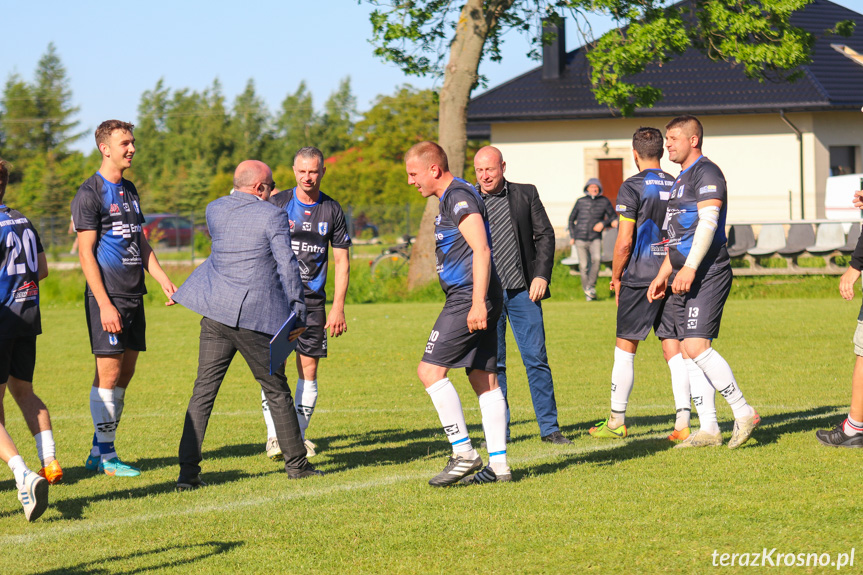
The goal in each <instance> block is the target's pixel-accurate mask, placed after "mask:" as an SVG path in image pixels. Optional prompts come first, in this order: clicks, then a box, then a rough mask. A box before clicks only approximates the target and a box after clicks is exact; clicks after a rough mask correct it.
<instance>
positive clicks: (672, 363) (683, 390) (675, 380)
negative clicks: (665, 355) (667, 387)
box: [668, 353, 692, 429]
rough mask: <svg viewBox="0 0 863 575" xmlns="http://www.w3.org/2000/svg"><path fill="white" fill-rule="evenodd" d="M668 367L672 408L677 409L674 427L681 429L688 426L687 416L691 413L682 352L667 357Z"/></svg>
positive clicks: (687, 378)
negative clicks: (672, 398) (672, 395)
mask: <svg viewBox="0 0 863 575" xmlns="http://www.w3.org/2000/svg"><path fill="white" fill-rule="evenodd" d="M668 369H669V371H671V392H672V393H673V394H674V409H675V410H676V411H677V417H676V420H675V422H674V429H683V428H685V427H689V416H690V414H691V413H692V404H691V403H690V396H691V392H690V389H689V370H688V369H687V368H686V362H685V361H683V354H681V353H678V354H677V355H675V356H674V357H672V358H671V359H669V360H668Z"/></svg>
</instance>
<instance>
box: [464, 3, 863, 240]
mask: <svg viewBox="0 0 863 575" xmlns="http://www.w3.org/2000/svg"><path fill="white" fill-rule="evenodd" d="M842 20H855V21H856V22H857V23H858V26H857V28H856V30H855V32H854V34H853V36H851V37H847V38H846V37H841V36H836V35H830V34H827V33H826V31H827V30H830V29H832V28H833V27H834V26H835V24H836V23H837V22H839V21H842ZM792 22H793V23H794V25H796V26H799V27H801V28H804V29H805V30H807V31H808V32H810V33H812V34H813V35H814V36H815V37H816V39H817V40H816V42H815V46H814V52H813V56H812V62H811V64H809V65H807V66H805V67H804V68H803V77H802V78H801V79H799V80H797V81H796V82H792V83H789V82H769V81H768V82H758V81H756V80H749V79H747V78H746V77H745V75H744V73H743V71H742V67H741V66H739V65H733V64H731V63H728V62H714V61H711V60H710V59H708V58H707V57H706V56H704V55H703V54H701V53H700V52H698V51H697V50H694V49H690V50H689V51H687V52H685V53H684V54H682V55H681V56H679V57H677V58H675V59H674V60H672V61H671V62H668V63H666V64H663V65H662V66H659V65H652V66H650V67H649V68H648V69H646V70H645V71H644V72H643V73H641V74H639V75H637V76H635V77H634V78H633V79H634V81H635V82H636V83H649V84H650V85H652V86H655V87H657V88H660V89H661V90H662V91H663V94H664V96H663V98H662V99H661V100H660V101H659V102H657V104H656V105H655V107H653V108H650V109H638V110H636V113H635V115H634V117H630V118H621V117H619V115H617V114H615V113H613V112H612V111H611V110H609V109H608V108H607V107H606V106H604V105H601V104H598V103H597V102H596V100H595V99H594V97H593V94H592V93H591V91H590V82H589V64H588V62H587V60H586V58H585V50H584V48H579V49H577V50H574V51H572V52H569V53H566V52H565V50H564V48H563V46H564V42H563V35H564V33H565V32H564V31H563V30H560V31H559V33H558V35H559V41H556V42H555V43H553V44H551V45H548V46H545V47H544V50H543V62H542V65H541V66H539V67H537V68H536V69H534V70H531V71H530V72H527V73H526V74H523V75H521V76H519V77H517V78H513V79H512V80H510V81H508V82H506V83H504V84H502V85H500V86H497V87H495V88H493V89H491V90H489V91H487V92H485V93H483V94H481V95H479V96H477V97H475V98H473V99H472V100H471V102H470V105H469V108H468V122H469V124H468V127H469V130H470V129H472V130H473V131H474V132H476V130H477V129H481V127H482V126H483V125H488V126H490V138H491V142H492V144H493V145H495V146H497V147H499V148H500V149H501V151H502V152H503V155H504V158H505V159H506V162H507V173H506V175H507V178H508V179H510V180H512V181H514V182H530V183H533V184H536V185H537V187H538V189H539V191H540V195H541V197H542V201H543V203H544V204H545V206H546V209H547V211H548V214H549V217H550V218H551V220H552V224H553V225H554V226H555V228H556V229H557V231H558V233H559V234H563V233H565V228H566V219H567V216H568V215H569V212H570V210H571V208H572V205H573V204H574V202H575V200H576V199H578V197H580V196H581V194H582V189H583V186H584V183H585V181H586V180H587V179H588V178H592V177H598V178H599V179H600V180H601V181H602V182H603V184H604V186H603V187H604V189H605V193H606V195H607V196H609V198H610V199H611V200H612V202H613V201H614V198H615V196H616V195H617V190H618V188H619V186H620V183H621V182H622V181H623V180H624V179H625V178H627V177H629V176H631V175H633V174H635V173H636V172H637V169H636V167H635V162H634V161H633V160H632V153H631V142H632V134H633V132H634V131H635V130H636V129H637V128H638V127H640V126H654V127H656V128H659V129H660V130H662V131H663V132H664V131H665V130H664V127H665V124H666V123H667V122H668V121H669V120H670V119H671V118H673V117H675V116H678V115H681V114H694V115H696V116H698V117H699V119H700V120H701V122H702V124H703V125H704V134H705V140H704V147H703V152H704V154H705V156H707V157H709V158H710V159H712V160H713V161H714V162H716V163H717V164H718V165H719V166H720V167H721V168H722V170H723V172H724V173H725V177H726V179H727V181H728V189H729V202H728V203H729V208H728V210H729V211H728V221H730V222H770V221H783V220H785V221H787V220H789V219H810V220H811V219H816V218H824V216H825V213H824V196H825V187H826V180H827V177H828V176H830V175H836V174H844V173H855V172H861V171H863V158H861V146H863V113H861V106H863V56H861V54H863V15H861V14H858V13H856V12H853V11H851V10H848V9H846V8H843V7H841V6H838V5H836V4H833V3H832V2H829V1H828V0H814V1H813V3H812V4H810V5H808V6H807V7H806V8H805V9H803V10H801V11H800V12H798V13H796V14H794V15H793V17H792ZM662 166H663V168H664V169H665V170H667V171H668V172H669V173H671V174H677V173H678V172H679V167H678V166H677V165H676V164H673V163H671V162H670V161H668V159H667V157H665V158H663V161H662Z"/></svg>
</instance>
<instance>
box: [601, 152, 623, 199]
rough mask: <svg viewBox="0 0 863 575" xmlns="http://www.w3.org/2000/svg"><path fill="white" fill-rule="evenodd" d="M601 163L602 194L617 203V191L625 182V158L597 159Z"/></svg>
mask: <svg viewBox="0 0 863 575" xmlns="http://www.w3.org/2000/svg"><path fill="white" fill-rule="evenodd" d="M597 163H598V164H599V181H600V182H602V195H603V196H605V197H606V198H608V199H609V200H611V203H612V204H615V203H616V202H615V200H616V199H617V192H618V191H619V190H620V185H621V184H623V160H622V159H621V158H614V159H610V160H597Z"/></svg>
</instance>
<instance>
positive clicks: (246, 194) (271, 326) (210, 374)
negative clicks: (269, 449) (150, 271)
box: [173, 160, 321, 491]
mask: <svg viewBox="0 0 863 575" xmlns="http://www.w3.org/2000/svg"><path fill="white" fill-rule="evenodd" d="M274 188H275V183H273V173H272V172H271V171H270V168H268V167H267V165H266V164H264V163H263V162H258V161H255V160H247V161H245V162H242V163H241V164H240V165H239V166H237V170H236V172H235V173H234V189H233V191H232V192H231V194H230V195H227V196H223V197H221V198H219V199H217V200H215V201H213V202H211V203H210V205H208V206H207V226H208V227H209V229H210V236H211V237H212V238H213V248H212V252H211V254H210V257H209V258H207V261H205V262H204V263H203V264H202V265H201V266H200V267H199V268H197V269H196V270H195V271H194V272H192V275H191V276H189V279H188V280H186V282H185V283H184V284H183V285H182V286H180V288H179V289H178V290H177V292H176V293H175V294H174V297H173V299H174V301H176V302H177V303H179V304H181V305H184V306H185V307H187V308H189V309H191V310H192V311H195V312H197V313H199V314H201V315H202V316H204V317H203V319H202V320H201V343H200V348H199V349H200V351H199V356H198V378H197V379H196V380H195V387H194V390H193V391H192V398H191V399H190V400H189V408H188V410H187V411H186V422H185V425H184V427H183V437H182V438H181V439H180V451H179V457H180V477H179V478H178V480H177V490H178V491H185V490H189V489H197V488H199V487H202V486H203V485H204V482H203V481H202V480H201V478H200V472H201V465H200V464H201V459H202V457H201V447H202V445H203V442H204V434H205V433H206V431H207V423H208V422H209V419H210V414H211V413H212V411H213V403H214V402H215V400H216V394H217V393H218V391H219V386H220V385H221V384H222V380H223V379H224V377H225V373H226V372H227V371H228V367H229V366H230V364H231V360H232V359H233V357H234V355H236V353H237V352H238V351H239V352H240V354H241V355H242V356H243V359H245V360H246V363H247V364H249V368H250V369H251V370H252V375H254V377H255V379H257V380H258V383H260V384H261V389H262V390H263V392H264V396H265V397H266V399H267V402H268V404H269V407H270V412H271V414H272V416H273V422H274V424H275V428H276V437H277V438H278V440H279V445H280V446H281V448H282V453H283V454H284V459H285V471H286V472H287V474H288V477H289V478H291V479H301V478H304V477H310V476H313V475H321V472H320V471H318V470H316V469H315V468H314V467H312V466H311V465H310V464H309V462H308V461H307V460H306V448H305V446H304V445H303V440H302V437H301V435H300V426H299V423H298V422H297V417H296V415H295V414H294V402H293V399H292V397H291V390H290V388H289V387H288V382H287V378H286V377H285V369H284V366H282V367H281V368H280V369H279V370H278V371H277V372H276V373H274V374H270V369H269V364H270V355H269V343H270V339H271V338H272V336H273V335H274V334H275V333H276V332H277V331H278V330H279V329H280V328H281V326H282V324H283V323H284V322H285V320H286V319H287V318H288V316H289V315H290V314H291V313H294V314H296V316H297V318H298V321H297V325H298V326H305V321H306V304H305V300H304V298H303V284H302V281H301V280H300V272H299V268H298V266H297V258H296V256H294V252H293V250H292V249H291V236H290V227H289V225H290V224H289V222H288V215H287V213H285V211H284V210H282V209H280V208H278V207H276V206H274V205H273V204H271V203H270V202H268V201H266V200H268V199H269V197H270V193H271V192H272V191H273V189H274ZM303 330H305V327H298V328H297V329H295V330H294V331H293V332H291V336H290V337H291V339H296V338H297V337H299V335H300V334H301V333H302V332H303Z"/></svg>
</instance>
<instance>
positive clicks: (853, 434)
mask: <svg viewBox="0 0 863 575" xmlns="http://www.w3.org/2000/svg"><path fill="white" fill-rule="evenodd" d="M860 193H861V192H857V194H856V195H855V204H854V205H855V206H856V207H858V208H863V203H861V202H863V201H861V199H860V195H859V194H860ZM860 270H863V236H860V239H859V240H857V247H855V248H854V253H853V254H852V256H851V262H850V263H849V265H848V269H847V270H846V271H845V273H844V274H842V277H841V278H840V279H839V295H841V296H842V297H843V298H845V299H846V300H848V301H851V300H853V299H854V284H855V283H857V280H858V279H860ZM854 355H855V356H856V358H857V359H856V362H855V363H854V373H853V375H852V376H851V408H850V410H849V411H848V417H846V418H845V420H844V421H842V422H841V423H839V425H837V426H836V427H834V428H833V429H820V430H818V431H816V432H815V437H816V438H817V439H818V441H819V442H821V443H822V444H824V445H829V446H831V447H863V306H861V308H860V314H859V315H858V316H857V330H856V331H855V332H854Z"/></svg>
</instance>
